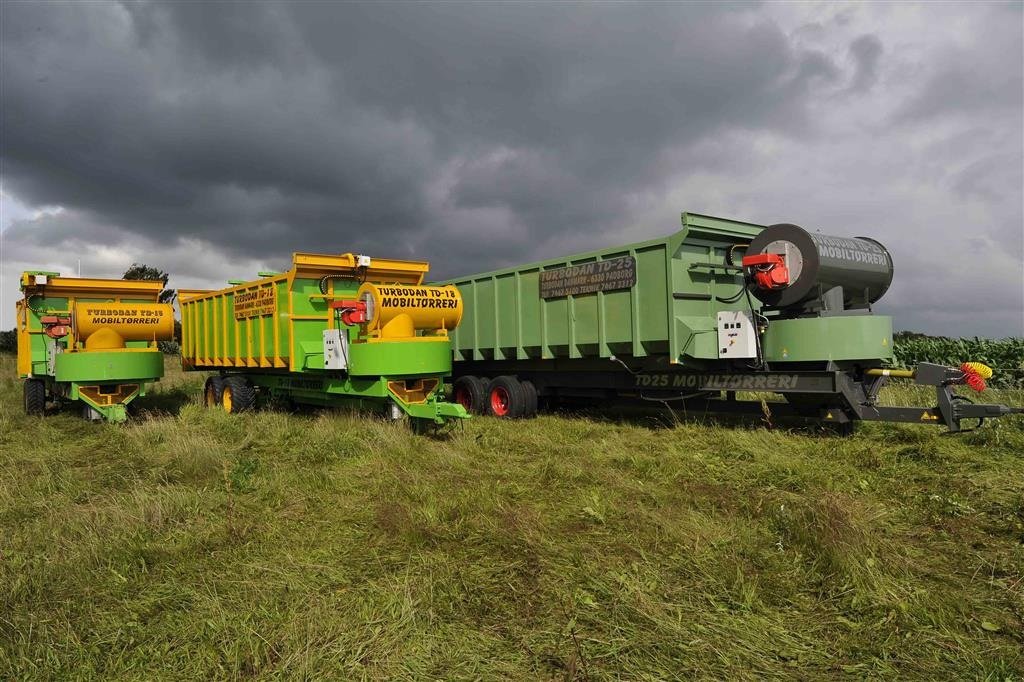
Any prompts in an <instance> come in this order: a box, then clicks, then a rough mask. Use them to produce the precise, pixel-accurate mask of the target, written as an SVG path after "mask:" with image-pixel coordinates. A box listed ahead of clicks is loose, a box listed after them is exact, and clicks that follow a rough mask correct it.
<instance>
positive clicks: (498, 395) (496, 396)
mask: <svg viewBox="0 0 1024 682" xmlns="http://www.w3.org/2000/svg"><path fill="white" fill-rule="evenodd" d="M508 403H509V399H508V391H507V390H506V389H505V388H504V387H503V386H495V387H494V390H493V391H491V411H492V412H494V414H496V415H498V416H499V417H504V416H505V415H507V414H508Z"/></svg>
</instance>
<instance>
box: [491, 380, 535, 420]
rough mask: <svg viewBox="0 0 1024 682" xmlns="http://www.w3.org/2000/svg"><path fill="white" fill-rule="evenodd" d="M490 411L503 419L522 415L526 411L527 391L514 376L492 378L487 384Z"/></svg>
mask: <svg viewBox="0 0 1024 682" xmlns="http://www.w3.org/2000/svg"><path fill="white" fill-rule="evenodd" d="M487 408H488V410H487V411H488V413H489V414H491V415H492V416H495V417H500V418H502V419H515V418H516V417H521V416H523V414H525V411H526V391H525V390H524V389H523V385H522V384H521V383H519V380H518V379H516V378H515V377H512V376H500V377H495V378H494V379H491V383H490V384H489V385H488V386H487Z"/></svg>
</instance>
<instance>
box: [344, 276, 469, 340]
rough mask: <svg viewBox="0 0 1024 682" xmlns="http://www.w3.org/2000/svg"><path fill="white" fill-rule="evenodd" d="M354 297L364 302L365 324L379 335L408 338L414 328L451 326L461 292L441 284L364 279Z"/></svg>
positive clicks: (458, 312) (454, 324)
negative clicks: (364, 281)
mask: <svg viewBox="0 0 1024 682" xmlns="http://www.w3.org/2000/svg"><path fill="white" fill-rule="evenodd" d="M356 298H357V299H358V300H360V301H362V302H364V303H365V304H366V328H367V331H369V332H379V335H380V336H381V337H382V338H408V337H412V336H415V335H416V330H425V331H427V330H437V329H443V330H448V329H454V328H455V327H457V326H458V325H459V321H460V320H461V319H462V295H461V294H460V293H459V290H458V289H457V288H456V287H454V286H451V285H448V286H443V287H434V286H410V285H404V284H373V283H371V282H366V283H364V284H363V285H362V286H361V287H359V291H358V292H357V293H356Z"/></svg>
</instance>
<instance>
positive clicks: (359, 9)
mask: <svg viewBox="0 0 1024 682" xmlns="http://www.w3.org/2000/svg"><path fill="white" fill-rule="evenodd" d="M0 12H2V16H0V19H2V21H0V30H2V44H0V50H2V53H0V57H2V64H0V88H2V91H0V96H2V104H0V106H2V129H0V146H2V149H0V151H2V168H0V178H2V182H3V187H2V205H0V209H2V215H0V229H2V230H3V232H2V254H0V255H2V262H3V272H2V275H0V285H2V297H0V327H2V328H9V327H11V326H13V305H14V301H15V299H16V298H17V296H18V292H17V276H18V273H19V272H20V271H21V270H22V269H57V270H60V271H63V272H65V273H69V274H73V273H74V272H75V270H76V269H77V267H78V261H79V259H81V267H82V272H83V274H84V275H90V276H118V275H120V273H121V272H122V271H123V270H124V269H125V268H126V267H127V266H128V265H129V264H130V263H131V262H132V261H141V262H145V263H148V264H150V265H154V266H158V267H160V268H163V269H165V270H167V271H169V272H170V273H172V276H173V278H172V286H180V287H196V286H201V287H213V286H221V285H222V284H223V282H224V280H227V279H229V278H238V277H246V276H252V275H253V273H255V272H256V271H257V270H260V269H273V268H280V267H283V266H284V264H285V263H287V262H288V260H289V257H290V254H291V252H292V251H295V250H302V251H328V252H331V251H333V252H343V251H354V252H361V253H367V254H370V255H378V256H381V257H397V258H403V257H405V258H416V259H424V260H429V261H430V262H431V263H432V267H433V274H434V275H435V276H438V277H445V276H455V275H460V274H468V273H470V272H476V271H480V270H485V269H491V268H493V267H498V266H502V265H513V264H516V263H519V262H525V261H528V260H535V259H539V258H544V257H548V256H556V255H563V254H567V253H571V252H573V251H577V250H588V249H592V248H597V247H601V246H608V245H613V244H618V243H624V242H627V241H632V240H637V239H642V238H647V237H653V236H658V235H664V234H668V233H670V232H672V231H674V230H676V229H678V228H677V226H678V222H679V213H680V212H681V211H684V210H686V211H693V212H698V213H710V214H713V215H721V216H725V217H732V218H738V219H742V220H749V221H751V222H758V223H764V224H770V223H775V222H795V223H798V224H800V225H803V226H805V227H807V228H810V229H815V230H820V231H821V232H824V233H828V234H836V235H843V236H853V235H866V236H871V237H875V238H877V239H879V240H880V241H882V242H883V243H885V244H886V245H887V246H888V247H889V249H890V250H891V251H892V253H893V256H894V259H895V262H896V280H895V282H894V285H893V287H892V289H891V291H890V293H889V294H888V295H887V297H886V299H885V300H884V303H885V306H884V308H885V311H886V312H888V313H890V314H893V315H895V316H896V317H897V322H896V326H897V328H901V329H917V330H922V331H928V332H933V333H945V334H955V335H974V334H980V335H989V336H1007V335H1022V334H1024V270H1022V262H1024V227H1022V225H1024V207H1022V203H1024V199H1022V185H1024V169H1022V166H1024V151H1022V149H1024V140H1022V136H1024V135H1022V128H1024V123H1022V108H1024V107H1022V99H1024V94H1022V92H1024V91H1022V81H1024V77H1022V63H1024V55H1022V44H1024V41H1022V23H1024V20H1022V4H1021V3H1020V2H1014V3H1002V4H998V3H993V4H985V3H980V2H972V3H962V4H958V3H931V4H909V3H898V4H897V3H871V4H868V3H865V4H813V3H793V4H784V3H767V4H762V5H756V4H746V3H735V4H697V3H686V4H683V3H680V4H664V3H663V4H649V5H637V4H610V3H603V4H589V5H582V4H580V5H575V4H565V3H560V4H526V3H516V4H499V3H487V4H484V3H480V4H456V3H446V4H398V3H392V4H366V5H361V4H340V3H338V4H332V3H324V2H316V3H313V2H310V3H296V2H282V3H280V4H275V3H272V2H261V3H240V4H233V3H227V2H222V3H216V4H210V3H200V2H168V3H157V2H130V3H129V2H126V3H119V2H104V1H99V0H92V1H89V2H71V3H66V4H62V3H57V2H48V3H19V2H13V1H9V2H3V3H2V4H0Z"/></svg>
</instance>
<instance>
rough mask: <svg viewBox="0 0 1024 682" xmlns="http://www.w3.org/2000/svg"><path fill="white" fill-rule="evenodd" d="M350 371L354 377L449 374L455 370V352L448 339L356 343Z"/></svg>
mask: <svg viewBox="0 0 1024 682" xmlns="http://www.w3.org/2000/svg"><path fill="white" fill-rule="evenodd" d="M348 359H349V374H351V375H353V376H417V375H421V374H429V375H435V376H436V375H442V376H443V375H445V374H451V371H452V352H451V346H450V345H449V343H448V340H447V339H443V338H442V339H438V340H437V341H410V342H407V343H402V342H398V341H389V342H387V343H353V344H351V345H350V346H349V349H348Z"/></svg>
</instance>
